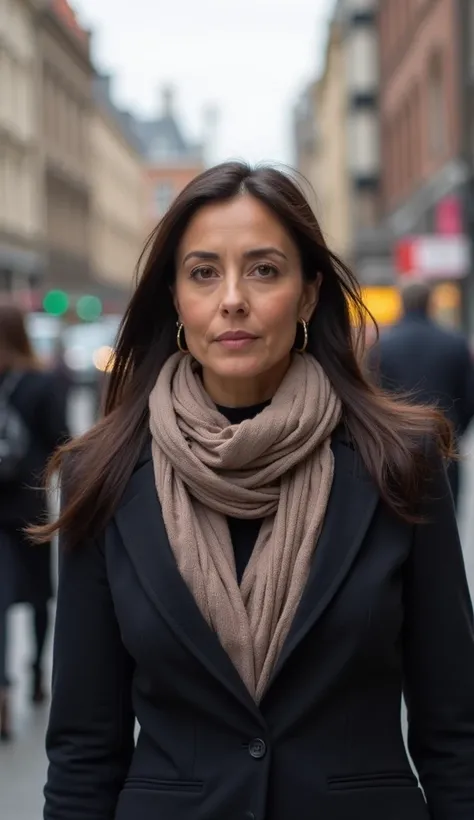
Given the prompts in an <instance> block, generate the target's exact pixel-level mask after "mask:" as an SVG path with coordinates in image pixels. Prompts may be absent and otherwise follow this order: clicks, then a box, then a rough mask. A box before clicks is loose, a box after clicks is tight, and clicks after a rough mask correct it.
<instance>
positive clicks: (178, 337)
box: [176, 322, 189, 353]
mask: <svg viewBox="0 0 474 820" xmlns="http://www.w3.org/2000/svg"><path fill="white" fill-rule="evenodd" d="M176 327H177V328H178V332H177V334H176V344H177V345H178V350H179V351H180V352H181V353H189V350H188V348H187V347H184V346H183V343H182V340H181V334H182V332H183V330H184V325H183V323H182V322H176Z"/></svg>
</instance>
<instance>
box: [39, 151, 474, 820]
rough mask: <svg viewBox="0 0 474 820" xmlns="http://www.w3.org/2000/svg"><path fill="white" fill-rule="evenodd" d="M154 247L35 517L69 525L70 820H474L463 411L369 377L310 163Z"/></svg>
mask: <svg viewBox="0 0 474 820" xmlns="http://www.w3.org/2000/svg"><path fill="white" fill-rule="evenodd" d="M153 243H154V244H153V246H152V247H151V248H150V252H149V253H148V254H147V262H146V265H145V269H144V271H143V274H142V276H141V278H140V282H139V284H138V286H137V289H136V291H135V293H134V296H133V298H132V301H131V303H130V306H129V308H128V310H127V311H126V314H125V318H124V322H123V326H122V329H121V333H120V336H119V342H118V345H117V350H116V355H115V357H114V363H113V367H112V371H111V374H110V385H109V390H108V395H107V401H106V406H105V415H104V417H103V418H102V419H101V420H100V421H99V422H98V423H97V424H96V425H95V426H94V427H93V428H92V429H91V430H90V431H89V432H88V433H86V434H85V435H84V436H82V437H81V438H78V439H75V440H73V441H72V442H70V443H69V444H68V445H67V446H66V447H63V448H61V449H60V450H59V452H58V453H57V454H56V456H55V458H54V460H53V463H52V469H57V468H61V485H62V495H63V500H62V507H61V513H60V517H59V519H58V520H57V521H55V522H52V523H51V524H50V525H49V526H46V527H43V528H37V529H36V530H35V537H36V538H37V539H44V538H46V539H49V538H51V536H52V535H53V534H54V533H55V532H56V531H57V530H58V529H59V532H60V573H59V589H58V602H57V616H56V631H55V641H54V671H53V696H52V704H51V713H50V720H49V725H48V731H47V738H46V747H47V753H48V758H49V768H48V778H47V783H46V787H45V807H44V818H45V820H92V818H93V820H316V818H317V820H401V819H402V818H403V820H472V818H473V817H474V630H473V618H472V607H471V603H470V598H469V591H468V586H467V580H466V574H465V569H464V564H463V557H462V552H461V547H460V543H459V536H458V531H457V526H456V518H455V514H454V507H453V502H452V497H451V494H450V491H449V486H448V484H447V481H446V475H445V471H444V466H443V457H444V456H445V454H447V453H449V452H450V448H451V437H450V428H449V425H448V423H447V421H446V419H445V418H444V417H443V416H442V415H441V414H440V413H438V412H436V411H435V410H432V409H430V408H425V407H423V406H422V407H418V406H417V407H415V406H411V405H410V404H406V403H405V402H403V401H401V400H398V399H396V398H394V397H393V396H391V395H389V394H386V393H384V392H383V391H382V390H380V389H378V388H374V387H372V385H371V384H370V383H369V382H368V381H367V379H366V378H365V376H364V373H363V372H362V370H361V368H360V367H359V364H358V357H359V349H358V346H357V341H356V339H355V338H354V333H353V325H352V317H353V315H354V312H355V313H356V314H357V315H361V314H362V311H363V306H362V305H361V303H360V301H359V297H358V285H357V282H356V280H355V279H354V277H353V276H352V274H351V272H350V271H349V270H348V269H347V268H345V266H344V265H343V263H342V262H340V261H338V260H337V259H336V258H335V257H334V256H333V255H332V254H331V253H330V252H329V251H328V249H327V246H326V243H325V241H324V238H323V236H322V234H321V231H320V228H319V225H318V222H317V220H316V218H315V216H314V214H313V212H312V211H311V208H310V206H309V204H308V202H307V201H306V199H305V198H304V195H303V193H302V191H301V190H300V188H299V187H298V186H297V185H296V184H295V182H294V181H293V179H292V178H291V177H290V175H286V174H284V173H282V172H280V171H277V170H275V169H273V168H266V167H262V166H259V167H258V168H257V169H255V170H254V169H251V168H249V167H248V166H246V165H244V164H243V163H224V164H223V165H221V166H218V167H216V168H212V169H209V170H207V171H205V172H204V173H203V174H202V175H200V176H199V177H197V178H196V179H195V180H193V181H192V182H191V183H190V184H189V185H188V186H187V188H186V189H185V190H184V191H183V192H181V193H180V194H179V195H178V197H177V199H176V201H175V202H174V204H173V205H172V206H171V208H170V210H169V211H168V213H167V214H166V215H165V217H164V218H163V220H162V221H161V222H160V225H159V226H158V228H157V231H156V233H155V234H154V238H153ZM402 692H403V693H404V694H405V698H406V702H407V706H408V715H409V747H410V752H411V757H412V759H413V760H414V764H415V767H416V771H414V770H413V769H412V767H411V765H410V758H409V755H408V752H407V750H406V749H405V745H404V742H403V733H402V720H401V701H402ZM137 722H138V724H139V727H140V731H139V733H138V737H137V740H136V742H135V727H136V723H137Z"/></svg>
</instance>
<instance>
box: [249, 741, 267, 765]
mask: <svg viewBox="0 0 474 820" xmlns="http://www.w3.org/2000/svg"><path fill="white" fill-rule="evenodd" d="M266 753H267V744H266V743H265V741H264V740H262V739H261V738H259V737H257V738H255V740H251V741H250V743H249V754H250V757H253V758H254V760H261V758H262V757H265V755H266Z"/></svg>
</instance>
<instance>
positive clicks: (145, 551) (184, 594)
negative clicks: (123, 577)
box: [115, 458, 261, 719]
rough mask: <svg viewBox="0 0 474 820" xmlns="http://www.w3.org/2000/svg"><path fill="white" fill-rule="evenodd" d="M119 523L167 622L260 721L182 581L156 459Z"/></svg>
mask: <svg viewBox="0 0 474 820" xmlns="http://www.w3.org/2000/svg"><path fill="white" fill-rule="evenodd" d="M115 521H116V523H117V526H118V529H119V532H120V534H121V537H122V540H123V543H124V545H125V548H126V550H127V553H128V555H129V557H130V560H131V561H132V563H133V566H134V568H135V571H136V573H137V575H138V578H139V580H140V583H141V585H142V587H143V589H144V590H145V592H146V594H147V595H148V597H149V598H150V600H151V602H152V603H153V604H154V606H155V607H156V609H157V610H158V612H159V613H160V615H161V616H162V618H163V619H164V620H165V621H166V623H167V624H168V626H169V627H170V628H171V629H172V630H173V631H174V632H175V634H176V636H177V637H178V639H179V640H180V641H181V642H182V643H183V644H184V645H185V646H186V647H187V649H188V650H189V651H190V652H191V653H192V654H193V655H194V656H195V657H196V658H197V659H198V660H199V661H200V662H201V663H202V664H203V666H205V667H206V669H207V670H208V671H209V672H210V673H211V674H212V675H214V677H216V678H218V679H219V680H220V682H221V683H222V684H223V685H224V686H225V687H226V688H227V689H228V690H229V691H230V692H232V694H233V695H234V696H235V697H236V698H238V700H240V702H241V703H242V704H243V705H244V706H245V707H246V708H247V709H251V711H252V712H253V713H254V714H255V715H258V716H259V719H260V717H261V716H260V713H259V711H258V708H257V706H256V704H255V702H254V700H253V698H252V697H251V695H250V693H249V692H248V690H247V688H246V686H245V684H244V683H243V681H242V680H241V678H240V675H239V674H238V672H237V670H236V669H235V667H234V665H233V664H232V661H231V660H230V658H229V656H228V655H227V653H226V652H225V650H224V649H223V648H222V646H221V644H220V642H219V640H218V638H217V636H216V634H215V633H214V632H213V631H212V630H211V628H210V627H209V625H208V624H207V622H206V621H205V619H204V618H203V616H202V614H201V612H200V610H199V608H198V606H197V604H196V602H195V600H194V597H193V595H192V593H191V592H190V590H189V589H188V587H187V585H186V584H185V582H184V581H183V579H182V577H181V574H180V572H179V569H178V566H177V564H176V560H175V558H174V555H173V552H172V550H171V547H170V544H169V541H168V536H167V534H166V529H165V525H164V521H163V515H162V512H161V506H160V503H159V500H158V495H157V492H156V487H155V478H154V471H153V462H152V461H151V458H150V459H148V460H147V461H146V462H145V464H144V465H143V466H142V467H140V468H139V469H138V471H137V472H136V473H135V474H134V475H133V476H132V479H131V481H130V483H129V485H128V488H127V491H126V496H125V498H124V502H123V503H122V505H121V506H120V507H119V508H118V510H117V511H116V513H115Z"/></svg>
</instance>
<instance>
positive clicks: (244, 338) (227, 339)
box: [215, 330, 257, 350]
mask: <svg viewBox="0 0 474 820" xmlns="http://www.w3.org/2000/svg"><path fill="white" fill-rule="evenodd" d="M256 339H257V336H254V335H253V334H252V333H246V331H244V330H228V331H227V332H226V333H221V335H220V336H217V338H216V340H215V341H216V342H219V344H221V345H223V346H224V347H226V348H228V349H230V350H239V349H240V348H242V347H247V345H249V344H251V343H252V342H255V341H256Z"/></svg>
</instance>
